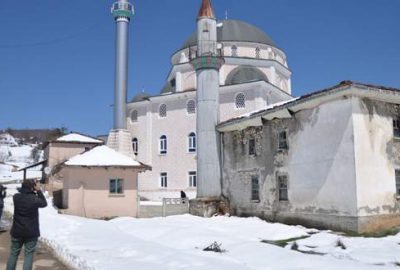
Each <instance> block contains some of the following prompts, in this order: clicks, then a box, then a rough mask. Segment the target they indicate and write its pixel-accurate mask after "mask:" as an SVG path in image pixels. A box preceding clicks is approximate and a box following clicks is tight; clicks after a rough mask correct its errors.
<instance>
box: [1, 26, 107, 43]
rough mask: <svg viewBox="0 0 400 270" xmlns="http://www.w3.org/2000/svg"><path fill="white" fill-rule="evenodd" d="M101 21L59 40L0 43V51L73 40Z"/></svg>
mask: <svg viewBox="0 0 400 270" xmlns="http://www.w3.org/2000/svg"><path fill="white" fill-rule="evenodd" d="M102 21H103V20H98V21H96V22H95V23H94V24H92V25H90V26H88V27H86V28H84V29H82V30H81V31H77V32H75V33H72V34H69V35H66V36H63V37H60V38H55V39H51V40H45V41H38V42H30V43H19V44H18V43H17V44H1V43H0V48H1V49H18V48H26V47H39V46H47V45H52V44H56V43H62V42H64V41H67V40H71V39H74V38H77V37H79V36H81V35H83V34H85V33H87V32H89V31H91V30H92V29H94V28H95V27H96V26H98V25H99V24H100V23H101V22H102Z"/></svg>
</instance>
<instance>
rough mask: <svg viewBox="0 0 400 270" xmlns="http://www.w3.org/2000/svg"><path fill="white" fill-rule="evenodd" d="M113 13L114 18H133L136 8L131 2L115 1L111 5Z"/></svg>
mask: <svg viewBox="0 0 400 270" xmlns="http://www.w3.org/2000/svg"><path fill="white" fill-rule="evenodd" d="M111 13H112V15H113V17H114V18H119V17H125V18H131V17H132V16H133V15H134V14H135V10H134V7H133V5H132V4H131V3H129V2H115V3H114V4H113V5H112V7H111Z"/></svg>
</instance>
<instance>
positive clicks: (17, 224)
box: [10, 188, 47, 239]
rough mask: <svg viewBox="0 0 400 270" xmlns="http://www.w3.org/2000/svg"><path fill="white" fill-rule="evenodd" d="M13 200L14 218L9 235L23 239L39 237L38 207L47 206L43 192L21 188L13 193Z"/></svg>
mask: <svg viewBox="0 0 400 270" xmlns="http://www.w3.org/2000/svg"><path fill="white" fill-rule="evenodd" d="M13 200H14V220H13V225H12V228H11V232H10V233H11V236H12V237H14V238H25V239H30V238H36V237H39V236H40V230H39V208H43V207H46V206H47V201H46V198H45V197H44V196H43V193H42V192H41V191H38V192H37V194H36V193H34V192H32V191H29V190H26V189H22V188H21V189H20V190H19V193H17V194H15V195H14V197H13Z"/></svg>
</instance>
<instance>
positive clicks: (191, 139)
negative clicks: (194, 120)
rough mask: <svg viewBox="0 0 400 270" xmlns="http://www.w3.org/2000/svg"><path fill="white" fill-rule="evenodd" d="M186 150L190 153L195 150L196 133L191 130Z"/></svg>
mask: <svg viewBox="0 0 400 270" xmlns="http://www.w3.org/2000/svg"><path fill="white" fill-rule="evenodd" d="M193 135H194V136H193ZM187 151H188V153H190V154H192V153H196V152H197V135H196V133H195V132H191V133H190V134H189V135H188V148H187Z"/></svg>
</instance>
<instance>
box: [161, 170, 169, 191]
mask: <svg viewBox="0 0 400 270" xmlns="http://www.w3.org/2000/svg"><path fill="white" fill-rule="evenodd" d="M160 187H162V188H167V187H168V174H167V173H165V172H164V173H161V174H160Z"/></svg>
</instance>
